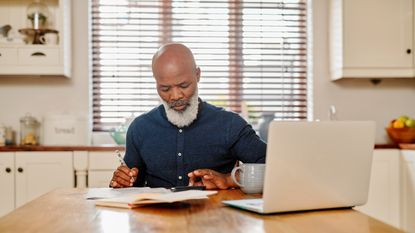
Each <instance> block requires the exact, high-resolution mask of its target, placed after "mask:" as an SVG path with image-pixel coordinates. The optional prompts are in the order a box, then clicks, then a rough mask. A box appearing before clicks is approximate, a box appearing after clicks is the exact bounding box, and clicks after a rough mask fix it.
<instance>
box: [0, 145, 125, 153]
mask: <svg viewBox="0 0 415 233" xmlns="http://www.w3.org/2000/svg"><path fill="white" fill-rule="evenodd" d="M124 149H125V147H124V146H116V145H102V146H0V152H2V151H114V150H124Z"/></svg>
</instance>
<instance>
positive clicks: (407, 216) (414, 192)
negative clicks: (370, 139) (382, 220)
mask: <svg viewBox="0 0 415 233" xmlns="http://www.w3.org/2000/svg"><path fill="white" fill-rule="evenodd" d="M401 197H402V212H401V215H402V221H401V224H402V229H403V230H404V231H405V232H410V233H414V232H415V221H414V220H415V150H402V195H401Z"/></svg>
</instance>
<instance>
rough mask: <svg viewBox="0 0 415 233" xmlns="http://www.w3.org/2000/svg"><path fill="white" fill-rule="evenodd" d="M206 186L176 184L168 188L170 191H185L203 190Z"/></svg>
mask: <svg viewBox="0 0 415 233" xmlns="http://www.w3.org/2000/svg"><path fill="white" fill-rule="evenodd" d="M205 189H206V186H176V187H173V188H170V190H171V191H172V192H181V191H187V190H205Z"/></svg>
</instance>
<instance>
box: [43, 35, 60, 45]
mask: <svg viewBox="0 0 415 233" xmlns="http://www.w3.org/2000/svg"><path fill="white" fill-rule="evenodd" d="M39 40H40V42H41V43H42V44H49V45H56V44H58V34H56V33H46V34H45V35H43V36H40V37H39Z"/></svg>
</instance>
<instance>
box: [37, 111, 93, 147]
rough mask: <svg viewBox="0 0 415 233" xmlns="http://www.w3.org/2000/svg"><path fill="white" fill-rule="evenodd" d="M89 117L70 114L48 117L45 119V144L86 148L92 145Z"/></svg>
mask: <svg viewBox="0 0 415 233" xmlns="http://www.w3.org/2000/svg"><path fill="white" fill-rule="evenodd" d="M89 139H90V137H89V124H88V119H87V117H84V116H80V115H69V114H54V115H48V116H46V117H44V119H43V144H44V145H47V146H85V145H89V144H90V140H89Z"/></svg>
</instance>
